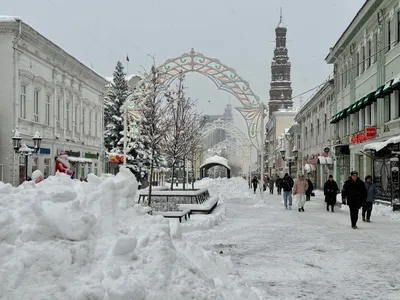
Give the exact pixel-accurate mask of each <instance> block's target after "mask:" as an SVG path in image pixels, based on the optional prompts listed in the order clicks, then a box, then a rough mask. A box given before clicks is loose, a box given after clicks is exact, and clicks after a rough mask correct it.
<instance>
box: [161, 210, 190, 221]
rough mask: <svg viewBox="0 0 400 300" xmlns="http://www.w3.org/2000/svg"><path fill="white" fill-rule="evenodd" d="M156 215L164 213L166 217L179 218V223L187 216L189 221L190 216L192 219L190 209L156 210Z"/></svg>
mask: <svg viewBox="0 0 400 300" xmlns="http://www.w3.org/2000/svg"><path fill="white" fill-rule="evenodd" d="M153 213H154V214H155V215H162V216H163V217H164V218H179V223H181V222H182V218H183V217H185V220H186V221H187V219H188V217H189V219H190V213H191V212H190V209H182V210H180V211H155V212H153Z"/></svg>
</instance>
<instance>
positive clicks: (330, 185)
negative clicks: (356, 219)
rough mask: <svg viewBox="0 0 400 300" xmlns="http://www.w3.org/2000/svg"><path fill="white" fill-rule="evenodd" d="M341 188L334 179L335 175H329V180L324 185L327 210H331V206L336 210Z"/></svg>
mask: <svg viewBox="0 0 400 300" xmlns="http://www.w3.org/2000/svg"><path fill="white" fill-rule="evenodd" d="M338 190H339V187H338V185H337V183H336V181H335V180H333V176H332V175H329V179H328V181H327V182H326V183H325V185H324V195H325V202H326V210H327V211H329V206H331V208H332V212H334V211H335V210H334V207H335V204H336V195H337V192H338Z"/></svg>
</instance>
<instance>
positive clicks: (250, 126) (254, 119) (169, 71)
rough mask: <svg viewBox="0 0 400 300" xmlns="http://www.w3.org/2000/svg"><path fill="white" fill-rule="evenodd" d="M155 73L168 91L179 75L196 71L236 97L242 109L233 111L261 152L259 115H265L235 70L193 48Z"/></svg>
mask: <svg viewBox="0 0 400 300" xmlns="http://www.w3.org/2000/svg"><path fill="white" fill-rule="evenodd" d="M158 70H159V71H160V72H161V73H162V74H163V79H162V81H163V84H164V88H167V87H168V86H169V85H170V84H171V83H172V81H173V80H174V79H176V78H177V77H178V76H179V75H180V74H185V73H189V72H196V73H199V74H201V75H204V76H206V77H207V78H209V79H210V80H211V81H212V82H213V83H214V84H215V85H216V87H217V88H218V89H219V90H223V91H227V92H228V93H230V94H232V95H233V96H235V98H236V99H238V100H239V102H240V103H241V104H242V107H237V108H236V110H238V111H239V112H240V114H241V115H242V116H243V118H244V119H245V120H246V124H247V130H248V133H249V138H250V141H251V143H252V144H253V145H254V146H255V147H256V148H257V149H261V147H260V145H261V137H260V136H261V134H260V130H261V129H262V128H261V116H262V114H264V117H265V116H266V115H265V110H264V106H263V108H262V107H261V102H260V98H259V97H258V96H257V95H256V94H255V93H254V92H253V91H252V89H251V88H250V85H249V83H248V82H247V81H245V80H243V79H242V78H241V77H240V76H239V75H238V74H237V72H236V70H235V69H233V68H230V67H228V66H226V65H224V64H222V63H221V62H220V61H219V60H218V59H216V58H210V57H207V56H205V55H203V54H202V53H199V52H196V51H195V50H194V49H193V48H192V49H191V51H190V52H187V53H184V54H182V55H181V56H178V57H176V58H173V59H168V60H166V61H165V62H164V64H162V65H161V66H159V67H158Z"/></svg>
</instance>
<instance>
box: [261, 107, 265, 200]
mask: <svg viewBox="0 0 400 300" xmlns="http://www.w3.org/2000/svg"><path fill="white" fill-rule="evenodd" d="M260 109H261V128H260V135H261V137H260V138H261V145H260V148H261V149H260V152H261V166H260V168H261V170H260V175H261V178H260V180H261V183H262V185H261V184H260V185H261V200H264V103H263V101H261V102H260Z"/></svg>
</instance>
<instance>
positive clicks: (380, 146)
mask: <svg viewBox="0 0 400 300" xmlns="http://www.w3.org/2000/svg"><path fill="white" fill-rule="evenodd" d="M397 143H400V136H395V137H392V138H390V139H388V140H386V141H385V142H375V143H370V144H367V145H365V146H364V147H363V151H368V150H374V151H377V152H378V151H381V150H382V149H383V148H385V147H386V146H388V145H390V144H397Z"/></svg>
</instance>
